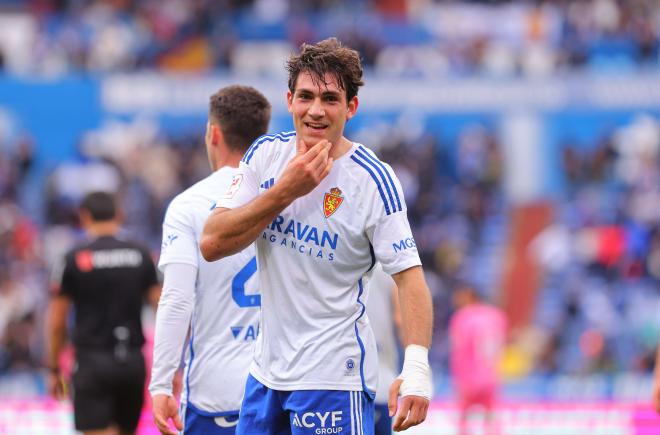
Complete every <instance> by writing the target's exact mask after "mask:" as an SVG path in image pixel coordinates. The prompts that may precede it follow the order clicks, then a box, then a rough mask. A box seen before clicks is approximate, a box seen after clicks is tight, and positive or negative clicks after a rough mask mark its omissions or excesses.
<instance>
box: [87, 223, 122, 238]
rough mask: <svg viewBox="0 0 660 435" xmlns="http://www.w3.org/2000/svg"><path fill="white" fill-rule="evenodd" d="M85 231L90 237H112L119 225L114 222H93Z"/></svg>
mask: <svg viewBox="0 0 660 435" xmlns="http://www.w3.org/2000/svg"><path fill="white" fill-rule="evenodd" d="M85 231H86V232H87V234H89V235H90V236H91V237H104V236H114V235H115V234H117V232H118V231H119V223H118V222H116V221H105V222H94V223H91V224H89V225H88V226H87V227H86V228H85Z"/></svg>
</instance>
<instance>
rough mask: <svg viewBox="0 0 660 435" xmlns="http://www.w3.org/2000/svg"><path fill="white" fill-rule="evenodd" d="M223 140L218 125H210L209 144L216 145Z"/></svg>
mask: <svg viewBox="0 0 660 435" xmlns="http://www.w3.org/2000/svg"><path fill="white" fill-rule="evenodd" d="M222 139H223V135H222V130H220V126H219V125H218V124H213V123H211V143H212V144H213V145H217V144H218V143H220V141H221V140H222Z"/></svg>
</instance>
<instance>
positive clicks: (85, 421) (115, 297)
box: [47, 192, 160, 435]
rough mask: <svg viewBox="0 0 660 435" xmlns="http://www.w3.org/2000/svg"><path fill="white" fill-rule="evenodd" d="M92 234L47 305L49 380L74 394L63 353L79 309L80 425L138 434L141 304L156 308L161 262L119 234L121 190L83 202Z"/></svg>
mask: <svg viewBox="0 0 660 435" xmlns="http://www.w3.org/2000/svg"><path fill="white" fill-rule="evenodd" d="M80 221H81V224H82V227H83V228H84V229H85V231H86V232H87V234H88V237H89V238H90V241H89V242H87V243H85V244H83V245H80V246H77V247H75V248H74V249H73V250H71V251H70V252H69V253H68V254H67V255H66V257H65V258H66V260H65V264H64V267H63V269H62V273H61V279H60V286H59V289H58V291H57V292H56V294H55V295H54V296H53V298H52V300H51V303H50V306H49V309H48V323H47V325H48V366H49V370H50V377H49V380H48V387H49V390H50V393H51V395H52V396H53V397H54V398H56V399H64V398H66V397H67V392H66V385H65V382H66V381H65V380H64V379H63V377H62V375H61V368H60V358H61V353H62V351H63V349H64V345H65V342H66V336H67V322H68V320H69V316H70V315H71V314H73V320H72V322H71V323H72V327H71V337H72V342H73V345H74V348H75V359H76V363H75V368H74V370H73V373H72V380H71V381H72V395H71V396H72V399H73V408H74V419H75V426H76V429H77V430H79V431H81V432H83V433H85V434H88V435H91V434H93V435H119V434H122V435H124V434H125V435H129V434H133V433H135V430H136V428H137V425H138V422H139V419H140V413H141V411H142V404H143V398H144V387H145V380H146V366H145V360H144V357H143V354H142V346H143V345H144V343H145V339H144V335H143V332H142V321H141V311H142V304H143V302H145V301H149V302H150V303H151V305H152V306H153V307H154V308H155V307H156V304H157V303H158V297H159V295H160V286H159V285H158V280H157V277H156V268H155V266H154V263H153V261H152V259H151V256H150V254H149V253H148V251H147V250H146V249H145V248H143V247H142V246H140V245H138V244H136V243H134V242H130V241H125V240H122V239H121V238H119V237H118V235H119V230H120V224H121V217H120V213H119V211H118V210H117V209H116V205H115V200H114V197H113V196H112V195H111V194H109V193H106V192H92V193H90V194H88V195H86V196H85V198H84V199H83V201H82V204H81V205H80Z"/></svg>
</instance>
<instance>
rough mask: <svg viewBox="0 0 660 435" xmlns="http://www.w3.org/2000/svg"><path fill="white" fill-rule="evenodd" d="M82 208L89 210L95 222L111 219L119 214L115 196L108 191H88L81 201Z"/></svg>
mask: <svg viewBox="0 0 660 435" xmlns="http://www.w3.org/2000/svg"><path fill="white" fill-rule="evenodd" d="M80 210H85V211H87V212H88V213H89V215H90V216H91V218H92V220H94V221H95V222H103V221H109V220H112V219H114V218H115V217H116V216H117V206H116V204H115V197H114V195H112V194H111V193H108V192H91V193H88V194H87V195H86V196H85V198H83V200H82V202H81V203H80Z"/></svg>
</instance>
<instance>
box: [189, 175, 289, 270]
mask: <svg viewBox="0 0 660 435" xmlns="http://www.w3.org/2000/svg"><path fill="white" fill-rule="evenodd" d="M293 199H294V198H293V197H291V196H290V195H288V194H287V193H286V192H284V191H283V190H281V189H278V186H277V184H276V185H275V186H273V188H271V189H269V190H267V191H266V192H264V193H263V194H261V195H259V196H258V197H256V198H255V199H254V200H253V201H251V202H250V203H248V204H246V205H244V206H242V207H238V208H235V209H223V208H220V209H216V210H214V211H213V213H212V214H211V216H209V218H208V219H207V221H206V224H205V225H204V231H203V232H202V237H201V240H200V250H201V252H202V256H203V257H204V259H205V260H206V261H215V260H219V259H220V258H223V257H226V256H229V255H233V254H235V253H237V252H239V251H241V250H243V249H245V248H246V247H247V246H249V245H250V243H252V242H254V241H255V240H256V238H257V237H259V235H260V234H261V232H262V231H263V229H264V228H265V227H266V226H267V225H268V224H269V223H271V222H272V221H273V219H275V217H276V216H277V215H278V214H279V213H281V212H282V210H284V209H285V208H286V207H287V206H288V205H289V204H291V202H292V201H293Z"/></svg>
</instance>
